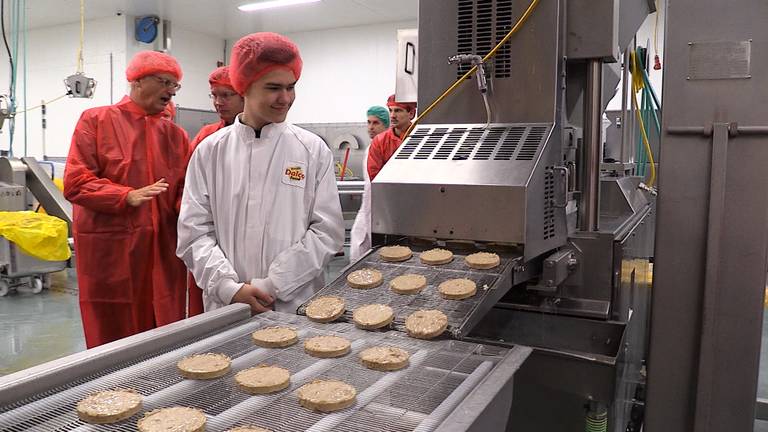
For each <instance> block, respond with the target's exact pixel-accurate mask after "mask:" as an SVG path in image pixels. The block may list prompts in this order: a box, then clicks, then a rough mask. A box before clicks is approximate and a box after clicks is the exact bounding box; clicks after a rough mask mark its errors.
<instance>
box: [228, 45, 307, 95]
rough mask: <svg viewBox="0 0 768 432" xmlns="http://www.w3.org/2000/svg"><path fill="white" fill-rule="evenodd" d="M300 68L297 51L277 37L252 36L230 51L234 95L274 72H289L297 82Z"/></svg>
mask: <svg viewBox="0 0 768 432" xmlns="http://www.w3.org/2000/svg"><path fill="white" fill-rule="evenodd" d="M301 66H302V61H301V56H300V55H299V48H298V47H297V46H296V44H294V43H293V42H292V41H291V40H290V39H288V38H287V37H285V36H283V35H279V34H277V33H270V32H261V33H252V34H249V35H248V36H245V37H243V38H242V39H240V40H239V41H237V42H236V43H235V45H234V46H233V47H232V57H231V58H230V61H229V77H230V79H231V80H232V87H234V89H235V91H236V92H238V93H240V94H244V93H245V91H246V90H248V87H249V86H250V85H251V83H253V82H254V81H256V80H257V79H259V78H261V77H262V76H263V75H264V74H266V73H267V72H270V71H272V70H274V69H277V68H286V69H288V70H290V71H291V72H293V76H294V77H295V78H296V80H298V79H299V77H300V76H301Z"/></svg>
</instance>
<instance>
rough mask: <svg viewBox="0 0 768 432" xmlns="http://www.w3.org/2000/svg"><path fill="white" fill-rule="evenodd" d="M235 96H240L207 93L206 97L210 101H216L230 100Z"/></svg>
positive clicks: (235, 94)
mask: <svg viewBox="0 0 768 432" xmlns="http://www.w3.org/2000/svg"><path fill="white" fill-rule="evenodd" d="M235 96H240V95H238V94H237V93H209V94H208V97H209V98H211V99H212V100H216V99H231V98H233V97H235Z"/></svg>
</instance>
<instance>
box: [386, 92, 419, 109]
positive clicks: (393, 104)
mask: <svg viewBox="0 0 768 432" xmlns="http://www.w3.org/2000/svg"><path fill="white" fill-rule="evenodd" d="M387 106H388V107H390V108H392V107H400V108H402V109H404V110H406V111H408V112H412V111H416V102H395V95H391V96H390V97H389V98H387Z"/></svg>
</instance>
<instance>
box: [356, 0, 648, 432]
mask: <svg viewBox="0 0 768 432" xmlns="http://www.w3.org/2000/svg"><path fill="white" fill-rule="evenodd" d="M528 7H529V2H518V1H515V2H513V1H507V0H492V1H481V0H454V1H443V0H421V1H420V2H419V17H420V19H419V43H418V50H417V58H418V63H419V67H418V70H419V73H420V77H419V80H418V81H419V89H418V92H419V100H418V103H419V107H420V109H424V108H425V107H427V106H429V105H430V104H431V103H432V102H433V101H434V100H436V99H437V98H438V96H440V95H441V94H442V93H443V91H444V90H445V89H446V88H448V87H449V86H450V85H451V84H452V83H453V82H455V81H456V80H457V79H458V78H460V77H461V76H462V75H463V74H464V73H466V72H467V71H468V70H469V68H470V67H471V66H472V64H471V63H459V64H457V65H449V62H448V61H447V60H449V59H452V60H455V59H457V58H459V59H461V58H471V57H472V56H473V55H484V54H485V53H487V52H489V51H490V50H491V49H492V48H493V47H494V45H496V43H497V42H498V41H499V40H501V39H502V38H503V37H504V36H505V35H506V34H507V32H508V31H509V30H510V29H511V28H512V27H513V25H514V24H515V23H516V21H517V20H518V18H519V17H521V16H522V15H523V13H524V11H525V10H526V9H527V8H528ZM653 10H654V5H653V2H649V1H645V0H633V1H631V0H622V1H613V0H611V1H576V0H571V1H541V2H539V3H538V4H537V5H536V6H535V9H534V10H533V12H532V14H531V15H530V18H529V19H528V20H527V21H526V22H525V23H523V24H522V25H521V27H520V30H519V31H518V32H517V33H516V34H515V35H514V36H512V38H511V39H510V40H509V43H508V44H506V45H504V46H503V47H501V48H500V49H499V50H498V52H497V54H496V56H495V57H494V58H493V59H491V60H489V61H488V62H486V63H485V68H484V70H483V71H481V72H480V73H479V74H476V75H474V76H472V77H471V78H469V79H468V80H467V82H465V83H464V84H463V85H461V86H459V87H458V88H457V89H456V90H455V91H454V92H453V93H452V94H450V95H449V96H447V97H446V98H445V99H444V100H443V102H442V103H441V104H440V105H438V106H436V107H435V108H434V110H433V111H432V112H431V113H430V114H429V115H428V116H427V117H426V118H425V119H424V120H423V121H421V123H420V124H418V125H417V126H416V127H415V128H414V130H413V132H412V133H411V135H410V136H409V137H408V138H407V140H406V141H405V142H404V143H403V145H402V146H401V147H400V149H399V150H398V151H397V153H395V155H394V156H393V157H392V159H390V160H389V162H388V163H387V164H386V165H385V167H384V168H383V169H382V171H381V172H380V173H379V175H378V176H377V177H376V179H375V181H374V182H373V184H372V203H373V204H372V205H373V210H372V220H373V232H374V244H375V245H385V244H393V243H399V244H409V245H411V246H412V247H413V248H415V249H416V250H417V251H418V250H423V249H425V248H430V247H434V246H436V245H437V246H441V247H448V248H449V249H453V250H454V251H462V252H460V253H459V255H463V254H464V253H469V252H470V251H477V250H493V251H497V252H499V253H501V254H502V256H507V257H510V258H509V259H510V265H509V267H508V268H507V269H505V271H506V270H508V271H509V274H508V275H505V276H504V277H502V278H498V279H497V280H496V282H495V283H494V284H493V285H489V286H490V290H491V291H493V294H489V295H486V296H485V297H483V299H481V300H480V301H481V302H482V301H483V300H487V303H485V302H484V303H483V304H482V307H477V308H475V309H474V310H473V311H472V312H471V314H477V315H476V317H475V318H470V319H468V320H467V322H469V323H471V324H473V325H470V326H466V325H465V326H462V327H460V331H458V332H457V333H455V335H456V336H457V337H460V338H462V339H465V340H472V341H482V342H483V343H492V344H497V345H501V346H506V345H516V344H523V345H528V346H532V347H534V348H535V350H534V353H533V354H532V356H531V358H530V359H529V360H528V361H527V362H526V363H525V364H524V365H523V367H522V368H521V370H520V373H519V376H518V378H519V380H518V381H517V382H518V384H519V385H516V387H515V397H514V402H513V409H512V412H511V414H510V422H509V424H510V427H511V428H512V429H515V428H516V430H547V431H558V430H576V429H578V428H582V427H584V425H585V424H589V425H593V426H594V425H597V427H599V428H600V429H591V430H612V431H624V430H627V428H628V426H632V425H631V421H630V418H631V415H632V414H631V413H632V409H633V405H634V404H635V401H636V399H642V395H641V394H637V396H638V398H635V396H636V393H638V392H639V393H642V389H643V382H644V376H643V361H644V359H645V357H646V346H647V330H646V329H647V315H648V309H647V304H648V301H649V294H650V277H649V275H650V271H649V261H650V257H651V256H652V252H653V237H652V236H653V230H654V228H653V225H654V223H653V220H654V217H653V209H654V198H653V195H652V194H651V193H650V192H649V188H647V187H646V186H645V185H644V184H643V179H642V178H639V177H634V176H631V175H626V173H625V171H624V170H619V171H616V170H613V171H602V170H601V162H603V148H602V146H601V139H600V129H601V124H600V123H601V114H602V113H603V112H604V110H605V106H606V104H607V102H608V100H609V99H610V98H611V97H612V96H613V95H614V90H615V88H616V84H617V82H618V77H619V68H618V67H617V66H618V64H617V62H618V61H619V60H621V56H620V52H621V51H623V50H624V48H625V47H628V46H629V44H630V42H631V38H632V37H633V35H634V34H635V33H636V31H637V29H638V27H639V26H640V24H641V23H642V21H643V20H644V19H645V17H646V16H647V15H648V13H650V12H652V11H653ZM424 17H429V18H428V19H426V18H424ZM457 56H458V57H457ZM462 56H464V57H462ZM478 76H480V77H481V82H479V83H478V82H477V80H478ZM482 81H486V84H485V85H483V82H482ZM483 87H485V88H486V90H485V91H483ZM478 89H480V91H478ZM486 102H487V106H486ZM622 148H624V145H623V143H622ZM622 154H623V153H622ZM630 174H631V173H630ZM463 251H466V252H463ZM370 257H371V255H369V256H368V257H367V258H365V259H364V260H363V262H361V263H360V265H366V264H369V263H370V261H367V260H369V259H370ZM512 257H514V258H512ZM353 268H356V267H353ZM636 411H637V409H636ZM554 413H556V414H554ZM602 428H605V429H602ZM630 430H631V429H630Z"/></svg>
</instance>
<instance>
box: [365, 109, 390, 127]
mask: <svg viewBox="0 0 768 432" xmlns="http://www.w3.org/2000/svg"><path fill="white" fill-rule="evenodd" d="M366 115H369V116H376V117H378V118H379V120H381V122H382V123H384V126H386V127H389V110H388V109H386V108H384V107H383V106H379V105H374V106H372V107H370V108H368V114H366Z"/></svg>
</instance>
